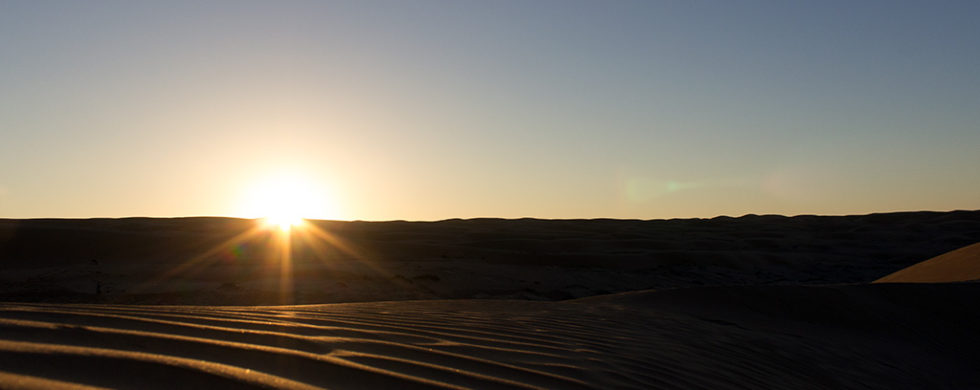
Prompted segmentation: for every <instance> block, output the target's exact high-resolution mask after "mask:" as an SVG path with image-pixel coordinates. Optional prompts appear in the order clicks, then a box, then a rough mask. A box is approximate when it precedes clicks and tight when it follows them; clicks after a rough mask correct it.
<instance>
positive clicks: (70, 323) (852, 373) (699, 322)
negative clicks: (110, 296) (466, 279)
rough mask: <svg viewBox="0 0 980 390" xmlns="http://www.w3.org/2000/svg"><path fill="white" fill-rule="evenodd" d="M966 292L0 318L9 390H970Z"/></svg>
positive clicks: (976, 320)
mask: <svg viewBox="0 0 980 390" xmlns="http://www.w3.org/2000/svg"><path fill="white" fill-rule="evenodd" d="M978 287H980V285H977V284H916V285H910V284H878V285H855V286H835V287H802V286H760V287H716V288H692V289H680V290H670V291H662V292H653V291H645V292H636V293H625V294H615V295H608V296H601V297H593V298H586V299H580V300H571V301H563V302H528V301H503V300H443V301H404V302H372V303H354V304H329V305H304V306H267V307H200V306H119V305H88V304H26V303H6V304H0V384H3V386H2V387H5V388H7V387H10V388H59V387H62V388H73V387H76V386H94V387H110V388H120V387H121V388H178V387H179V388H253V387H276V388H416V387H448V388H570V389H573V388H677V389H681V388H683V389H691V388H712V389H716V388H868V387H870V388H972V387H976V386H980V373H978V372H977V370H976V369H975V368H976V367H978V366H980V358H978V356H980V354H977V353H976V351H977V347H980V336H978V333H977V332H976V331H975V330H976V329H977V326H978V325H980V310H978V308H977V306H976V305H975V297H977V296H980V288H978Z"/></svg>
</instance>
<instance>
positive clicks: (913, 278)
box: [875, 243, 980, 283]
mask: <svg viewBox="0 0 980 390" xmlns="http://www.w3.org/2000/svg"><path fill="white" fill-rule="evenodd" d="M977 280H980V243H976V244H973V245H970V246H967V247H963V248H960V249H957V250H955V251H952V252H949V253H944V254H941V255H939V256H936V257H933V258H931V259H929V260H926V261H923V262H921V263H918V264H915V265H912V266H910V267H908V268H905V269H902V270H899V271H897V272H895V273H893V274H890V275H888V276H885V277H883V278H881V279H878V280H876V281H875V283H942V282H968V281H977Z"/></svg>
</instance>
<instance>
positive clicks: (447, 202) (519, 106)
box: [0, 1, 980, 220]
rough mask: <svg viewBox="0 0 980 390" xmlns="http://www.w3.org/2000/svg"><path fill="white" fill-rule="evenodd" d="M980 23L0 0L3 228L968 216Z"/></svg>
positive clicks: (886, 15)
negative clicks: (296, 197) (208, 218)
mask: <svg viewBox="0 0 980 390" xmlns="http://www.w3.org/2000/svg"><path fill="white" fill-rule="evenodd" d="M977 16H980V3H977V2H925V1H923V2H860V3H857V2H843V1H842V2H833V1H820V2H808V3H802V2H800V3H798V2H775V1H773V2H627V1H622V2H598V1H595V2H572V1H551V2H548V1H535V2H517V1H500V2H477V1H454V2H450V1H412V2H406V1H389V2H374V1H358V2H301V1H295V2H289V1H284V2H244V1H227V2H221V1H214V2H206V4H200V3H199V2H176V1H175V2H130V1H102V2H100V1H92V2H54V1H44V2H35V1H6V2H2V3H0V85H3V86H4V87H3V88H0V134H2V135H0V137H2V138H0V141H2V142H0V164H2V167H3V168H2V169H0V217H16V218H21V217H94V216H132V215H149V216H179V215H230V216H246V217H251V216H260V215H261V214H262V213H263V210H262V206H255V205H251V206H246V205H247V204H249V202H247V201H243V199H245V198H248V197H249V195H248V194H249V193H254V192H256V191H261V190H256V188H257V187H258V188H261V187H262V186H265V185H274V184H263V183H276V182H277V181H276V179H275V178H277V177H282V176H283V175H285V176H289V177H302V179H297V180H301V181H303V182H305V183H306V184H307V185H303V186H299V187H303V188H316V190H310V191H312V192H313V193H314V194H315V196H303V197H301V198H303V199H318V200H309V202H312V203H317V202H319V204H311V205H307V206H304V207H308V208H309V212H308V214H309V215H307V216H309V217H321V218H339V219H372V220H379V219H421V220H432V219H441V218H452V217H476V216H501V217H522V216H533V217H545V218H574V217H619V218H670V217H711V216H715V215H723V214H724V215H741V214H745V213H780V214H809V213H815V214H850V213H869V212H878V211H894V210H920V209H930V210H950V209H977V208H980V173H978V172H977V167H980V153H977V152H976V150H977V146H980V113H978V111H980V110H978V109H977V108H978V107H980V72H977V69H980V50H978V49H977V48H978V47H980V28H978V27H977V23H975V19H976V17H977ZM270 178H271V179H270ZM307 195H309V194H307ZM282 196H283V197H285V198H289V194H284V195H282ZM283 201H288V200H283Z"/></svg>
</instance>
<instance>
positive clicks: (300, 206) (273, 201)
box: [244, 172, 331, 232]
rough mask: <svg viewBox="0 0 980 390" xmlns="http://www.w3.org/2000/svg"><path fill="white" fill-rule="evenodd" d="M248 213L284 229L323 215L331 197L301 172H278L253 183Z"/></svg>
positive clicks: (247, 203) (285, 230)
mask: <svg viewBox="0 0 980 390" xmlns="http://www.w3.org/2000/svg"><path fill="white" fill-rule="evenodd" d="M250 187H251V188H250V189H249V191H248V196H247V198H248V199H247V201H246V202H245V203H246V204H245V206H244V208H245V209H246V211H245V214H247V215H251V216H253V217H258V218H261V219H262V221H263V222H264V224H265V225H266V226H267V227H270V228H274V227H278V228H279V229H280V230H281V231H283V232H289V231H290V230H291V229H293V228H296V227H299V226H302V225H303V223H304V220H305V219H307V218H324V217H329V216H328V215H326V214H327V213H326V209H327V208H328V206H329V205H330V203H331V202H330V199H329V197H328V196H327V195H326V192H325V191H323V189H322V187H321V186H317V185H316V184H315V182H314V181H312V180H309V179H308V178H307V177H306V176H303V175H301V174H298V173H293V172H290V173H279V174H276V175H270V176H268V177H266V178H264V179H261V180H256V181H255V182H253V183H252V185H251V186H250Z"/></svg>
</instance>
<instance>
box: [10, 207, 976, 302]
mask: <svg viewBox="0 0 980 390" xmlns="http://www.w3.org/2000/svg"><path fill="white" fill-rule="evenodd" d="M310 226H312V227H315V228H316V229H317V230H318V231H321V232H323V234H322V235H320V236H316V237H312V239H310V238H311V237H309V235H308V234H307V233H308V232H309V231H313V230H312V229H309V230H307V231H301V232H297V233H296V234H295V236H296V237H295V239H294V240H293V245H292V247H291V253H292V262H291V269H290V275H288V276H289V279H290V280H291V281H292V282H293V286H292V290H293V292H294V293H293V294H291V295H289V296H283V295H281V294H279V292H280V291H279V290H280V281H281V279H282V276H281V275H280V271H281V269H280V264H281V262H280V261H279V260H278V259H277V256H278V253H279V250H278V249H277V248H276V247H275V243H276V241H275V240H274V239H273V238H274V237H270V232H261V231H260V232H254V231H253V230H254V229H255V227H256V223H255V221H251V220H243V219H232V218H174V219H156V218H123V219H90V220H43V219H41V220H2V219H0V301H21V302H24V301H33V302H77V303H115V304H175V305H262V304H265V305H268V304H319V303H340V302H364V301H378V300H412V299H466V298H497V299H527V300H563V299H572V298H581V297H587V296H593V295H602V294H608V293H616V292H624V291H636V290H644V289H658V290H659V289H667V288H680V287H695V286H712V285H779V284H831V283H867V282H871V281H873V280H875V279H878V278H880V277H881V276H882V275H887V274H889V273H892V272H895V271H897V270H900V269H902V268H905V267H908V266H909V265H912V264H915V263H918V262H920V261H922V260H924V259H928V258H931V257H933V256H936V255H939V254H942V253H945V252H948V251H950V250H953V249H956V248H960V247H962V246H964V245H968V244H972V243H974V242H976V240H977V237H980V211H953V212H943V213H940V212H911V213H889V214H870V215H855V216H839V217H838V216H796V217H783V216H778V215H761V216H760V215H746V216H742V217H739V218H730V217H718V218H712V219H676V220H652V221H640V220H611V219H597V220H538V219H519V220H503V219H472V220H447V221H440V222H399V221H394V222H336V221H311V222H310ZM324 236H328V238H330V240H325V239H323V237H324Z"/></svg>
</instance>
